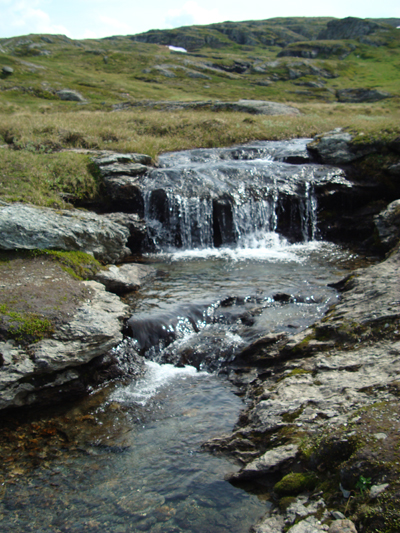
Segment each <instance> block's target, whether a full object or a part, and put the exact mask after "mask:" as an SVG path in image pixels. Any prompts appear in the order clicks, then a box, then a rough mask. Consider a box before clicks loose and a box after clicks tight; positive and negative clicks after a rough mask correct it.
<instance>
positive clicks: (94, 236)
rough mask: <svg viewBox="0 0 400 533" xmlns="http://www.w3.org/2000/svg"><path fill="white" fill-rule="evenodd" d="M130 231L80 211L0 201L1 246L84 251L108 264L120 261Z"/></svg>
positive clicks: (95, 215)
mask: <svg viewBox="0 0 400 533" xmlns="http://www.w3.org/2000/svg"><path fill="white" fill-rule="evenodd" d="M128 236H129V231H128V229H127V228H126V227H123V226H121V225H119V224H116V223H114V222H111V221H110V220H108V219H107V218H106V217H103V216H101V215H97V214H95V213H91V212H85V211H81V210H75V209H71V210H55V209H50V208H45V207H35V206H30V205H26V204H18V203H15V204H6V203H4V202H2V203H1V204H0V249H3V250H14V249H18V248H21V249H25V250H34V249H40V250H43V249H50V250H69V251H83V252H86V253H91V254H93V255H94V256H95V257H96V259H99V260H101V261H105V262H108V263H114V262H117V261H120V260H122V259H123V258H124V257H125V256H126V255H127V254H128V253H130V250H129V249H128V248H127V247H126V243H127V239H128Z"/></svg>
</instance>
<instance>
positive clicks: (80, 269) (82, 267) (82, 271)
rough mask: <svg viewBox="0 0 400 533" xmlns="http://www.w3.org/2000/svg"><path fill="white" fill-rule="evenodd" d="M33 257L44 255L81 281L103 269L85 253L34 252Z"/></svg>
mask: <svg viewBox="0 0 400 533" xmlns="http://www.w3.org/2000/svg"><path fill="white" fill-rule="evenodd" d="M30 253H31V254H32V255H34V256H40V255H45V256H47V257H49V258H51V259H53V260H54V261H56V262H57V263H59V264H60V265H61V268H62V269H63V270H64V271H65V272H68V274H70V275H71V276H72V277H74V278H76V279H79V280H82V279H88V278H93V276H94V275H95V274H96V273H97V272H98V271H99V270H100V269H101V268H103V267H102V265H101V264H100V263H99V261H97V259H95V258H94V257H93V256H92V255H90V254H87V253H85V252H62V251H57V250H34V251H33V252H30Z"/></svg>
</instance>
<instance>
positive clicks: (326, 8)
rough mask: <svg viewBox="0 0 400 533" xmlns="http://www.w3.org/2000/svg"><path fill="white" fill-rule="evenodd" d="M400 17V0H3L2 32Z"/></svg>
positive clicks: (124, 30)
mask: <svg viewBox="0 0 400 533" xmlns="http://www.w3.org/2000/svg"><path fill="white" fill-rule="evenodd" d="M289 16H303V17H317V16H319V17H321V16H330V17H337V18H344V17H349V16H352V17H359V18H389V17H396V18H400V2H399V0H381V1H380V2H379V1H378V2H377V1H376V0H334V1H333V0H325V1H324V2H322V1H321V0H301V1H299V0H279V1H276V0H274V1H271V0H242V1H241V2H232V0H197V1H196V0H169V1H168V2H166V1H165V0H144V1H143V0H142V1H138V0H0V38H1V37H14V36H17V35H26V34H28V33H51V34H63V35H67V36H68V37H70V38H72V39H90V38H91V39H94V38H95V39H98V38H101V37H109V36H111V35H133V34H136V33H142V32H145V31H148V30H151V29H167V28H177V27H179V26H189V25H192V24H211V23H214V22H223V21H226V20H232V21H241V20H263V19H268V18H273V17H289Z"/></svg>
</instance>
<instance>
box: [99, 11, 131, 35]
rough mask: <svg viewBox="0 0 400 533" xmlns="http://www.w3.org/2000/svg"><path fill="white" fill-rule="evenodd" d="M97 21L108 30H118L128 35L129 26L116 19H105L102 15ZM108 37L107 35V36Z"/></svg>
mask: <svg viewBox="0 0 400 533" xmlns="http://www.w3.org/2000/svg"><path fill="white" fill-rule="evenodd" d="M98 20H99V21H100V22H102V23H103V24H105V25H106V26H107V28H110V29H112V30H118V31H121V32H124V33H129V31H130V26H129V25H128V24H125V22H121V21H120V20H118V19H115V18H112V17H105V16H104V15H100V16H99V17H98ZM108 35H109V34H108Z"/></svg>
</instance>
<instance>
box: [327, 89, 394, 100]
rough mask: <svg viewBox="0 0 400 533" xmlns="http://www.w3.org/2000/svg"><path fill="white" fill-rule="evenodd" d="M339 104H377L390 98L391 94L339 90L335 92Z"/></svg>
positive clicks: (374, 91) (372, 90)
mask: <svg viewBox="0 0 400 533" xmlns="http://www.w3.org/2000/svg"><path fill="white" fill-rule="evenodd" d="M336 96H337V99H338V101H339V102H344V103H355V104H357V103H362V102H379V100H384V99H385V98H391V96H392V95H391V94H389V93H386V92H383V91H378V90H377V89H362V88H359V89H339V90H338V91H336Z"/></svg>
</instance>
